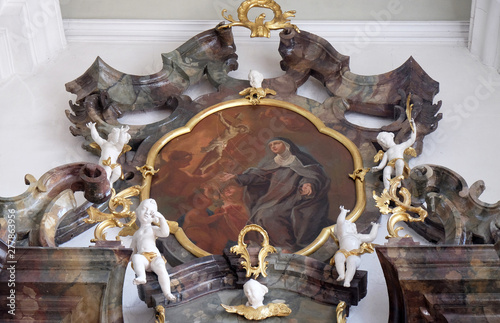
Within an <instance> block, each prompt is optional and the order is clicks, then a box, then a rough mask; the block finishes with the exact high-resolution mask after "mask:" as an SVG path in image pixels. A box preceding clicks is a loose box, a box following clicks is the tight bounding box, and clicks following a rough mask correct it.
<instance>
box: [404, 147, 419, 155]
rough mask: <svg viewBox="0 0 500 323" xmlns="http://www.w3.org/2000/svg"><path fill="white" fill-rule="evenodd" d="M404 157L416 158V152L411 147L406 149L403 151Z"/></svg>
mask: <svg viewBox="0 0 500 323" xmlns="http://www.w3.org/2000/svg"><path fill="white" fill-rule="evenodd" d="M404 154H405V155H408V156H413V157H417V151H416V150H415V148H413V147H408V148H406V149H405V151H404Z"/></svg>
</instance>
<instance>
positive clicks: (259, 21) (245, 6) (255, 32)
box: [221, 0, 300, 38]
mask: <svg viewBox="0 0 500 323" xmlns="http://www.w3.org/2000/svg"><path fill="white" fill-rule="evenodd" d="M254 7H259V8H264V9H269V10H272V12H273V13H274V18H273V19H272V20H271V21H266V22H264V19H265V18H266V14H265V13H261V14H260V15H259V16H258V17H257V18H255V21H250V20H249V19H248V12H249V11H250V9H252V8H254ZM226 13H227V10H226V9H224V10H222V16H223V17H224V19H227V20H229V21H230V22H231V23H229V24H227V25H223V26H222V27H221V28H228V27H232V26H243V27H245V28H248V29H250V30H251V31H252V33H251V35H250V37H252V38H253V37H267V38H269V37H271V30H276V29H283V28H286V27H292V28H294V29H295V30H296V31H297V32H300V31H299V28H298V27H297V26H295V25H293V24H291V23H290V20H289V19H288V18H289V17H295V10H290V11H286V12H283V11H282V10H281V7H280V5H278V4H277V3H276V2H275V1H273V0H247V1H243V2H242V3H241V5H240V6H239V8H238V19H239V20H235V19H234V18H233V17H232V16H231V15H227V16H226Z"/></svg>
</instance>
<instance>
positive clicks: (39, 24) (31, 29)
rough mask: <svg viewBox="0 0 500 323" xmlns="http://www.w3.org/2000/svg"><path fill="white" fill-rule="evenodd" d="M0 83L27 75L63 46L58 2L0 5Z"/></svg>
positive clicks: (25, 0)
mask: <svg viewBox="0 0 500 323" xmlns="http://www.w3.org/2000/svg"><path fill="white" fill-rule="evenodd" d="M0 33H1V34H0V38H2V39H0V45H1V46H2V47H1V48H0V69H1V70H0V81H2V80H4V79H6V78H8V77H10V76H11V75H13V74H30V73H33V71H34V70H35V69H36V68H37V67H38V66H39V65H40V64H43V63H45V62H46V61H48V60H50V59H51V58H53V57H54V56H55V55H56V54H57V53H58V52H59V51H60V50H62V49H63V48H64V46H65V45H66V38H65V34H64V28H63V24H62V17H61V9H60V5H59V0H44V1H39V0H3V1H1V2H0Z"/></svg>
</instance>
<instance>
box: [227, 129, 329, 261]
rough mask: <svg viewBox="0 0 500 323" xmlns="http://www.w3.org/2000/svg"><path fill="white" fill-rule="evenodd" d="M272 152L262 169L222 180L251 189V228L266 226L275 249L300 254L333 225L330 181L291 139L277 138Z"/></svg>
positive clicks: (247, 201) (247, 197) (248, 196)
mask: <svg viewBox="0 0 500 323" xmlns="http://www.w3.org/2000/svg"><path fill="white" fill-rule="evenodd" d="M268 148H269V153H268V155H267V156H266V157H264V158H263V160H262V161H261V162H260V163H259V165H258V166H257V167H255V168H249V169H247V170H246V171H245V172H243V173H242V174H239V175H235V174H226V175H225V176H223V178H222V180H226V181H227V180H230V179H234V180H235V181H236V183H238V184H239V185H241V186H245V187H246V191H245V196H244V199H245V204H246V206H247V208H248V209H249V213H250V218H249V221H248V222H249V223H255V224H258V225H260V226H262V227H263V228H264V229H265V230H266V231H267V233H268V234H269V240H270V243H271V244H272V245H273V246H277V247H281V248H282V249H283V251H284V252H296V251H298V250H300V249H302V248H304V247H306V246H307V245H309V244H310V243H311V242H312V241H313V240H314V239H315V238H316V237H317V236H318V234H319V233H320V232H321V230H322V229H323V228H324V227H326V226H328V225H330V223H329V221H328V209H329V202H328V191H329V189H330V179H329V178H328V176H327V175H326V173H325V171H324V170H323V167H322V165H320V164H319V163H318V162H317V161H316V160H315V159H314V158H313V157H312V156H311V155H309V154H307V153H305V152H303V151H302V150H300V148H299V147H297V146H296V145H295V144H294V143H293V142H292V141H291V140H289V139H287V138H280V137H278V138H273V139H271V140H270V141H269V143H268Z"/></svg>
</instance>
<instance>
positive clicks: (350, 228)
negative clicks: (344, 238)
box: [344, 221, 358, 233]
mask: <svg viewBox="0 0 500 323" xmlns="http://www.w3.org/2000/svg"><path fill="white" fill-rule="evenodd" d="M344 227H345V231H346V233H358V228H357V227H356V224H354V223H352V222H351V221H345V225H344Z"/></svg>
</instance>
